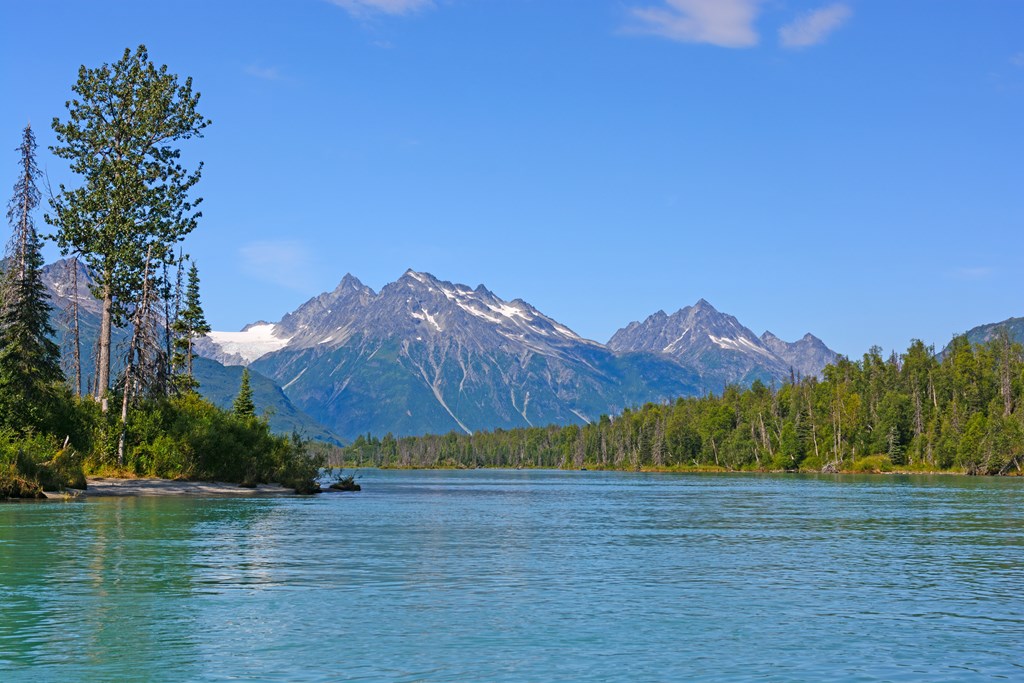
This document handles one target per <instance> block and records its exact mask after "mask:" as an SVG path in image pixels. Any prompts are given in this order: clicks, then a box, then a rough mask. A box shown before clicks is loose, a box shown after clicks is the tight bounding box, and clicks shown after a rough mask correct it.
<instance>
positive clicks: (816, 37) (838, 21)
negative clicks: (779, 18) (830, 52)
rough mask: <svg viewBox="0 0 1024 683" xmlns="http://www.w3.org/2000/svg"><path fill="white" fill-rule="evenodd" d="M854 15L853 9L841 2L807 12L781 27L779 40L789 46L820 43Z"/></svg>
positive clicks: (795, 46)
mask: <svg viewBox="0 0 1024 683" xmlns="http://www.w3.org/2000/svg"><path fill="white" fill-rule="evenodd" d="M852 16H853V10H852V9H850V7H849V6H848V5H845V4H843V3H841V2H839V3H836V4H834V5H829V6H828V7H822V8H821V9H817V10H814V11H812V12H807V13H805V14H802V15H801V16H799V17H797V18H796V20H794V21H792V22H790V23H789V24H786V25H785V26H783V27H782V28H780V29H779V42H780V43H781V44H782V46H783V47H788V48H801V47H811V46H812V45H819V44H821V43H823V42H825V39H827V38H828V37H829V36H830V35H832V33H833V32H834V31H836V29H838V28H839V27H840V26H842V25H843V24H845V23H846V22H847V21H849V19H850V17H852Z"/></svg>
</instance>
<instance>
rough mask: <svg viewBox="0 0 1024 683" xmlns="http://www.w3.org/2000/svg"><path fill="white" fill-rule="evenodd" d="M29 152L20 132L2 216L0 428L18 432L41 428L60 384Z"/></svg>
mask: <svg viewBox="0 0 1024 683" xmlns="http://www.w3.org/2000/svg"><path fill="white" fill-rule="evenodd" d="M35 149H36V142H35V137H34V136H33V134H32V128H31V127H26V128H25V131H24V134H23V136H22V143H21V146H20V148H19V150H20V151H21V161H20V169H19V174H18V182H17V183H16V184H15V186H14V196H13V197H12V198H11V202H10V204H9V209H8V212H7V217H8V219H9V220H10V222H11V226H12V228H13V235H12V238H11V241H10V244H9V245H8V248H7V255H6V256H7V257H6V258H5V259H4V270H3V273H2V274H0V426H2V427H7V428H9V429H14V430H19V431H21V432H25V431H27V430H39V429H41V428H43V427H44V426H45V423H46V421H47V417H48V416H49V415H50V414H51V413H52V412H53V411H54V409H55V408H56V403H57V402H58V401H59V398H60V397H59V394H60V391H61V390H60V385H61V384H62V383H63V382H64V373H63V371H62V370H61V368H60V349H59V348H58V347H57V345H56V344H55V343H54V342H53V341H52V337H53V335H54V330H53V327H52V326H51V325H50V304H49V301H48V295H47V292H46V286H45V285H44V284H43V279H42V267H43V257H42V254H41V251H40V250H41V249H42V241H41V240H40V238H39V235H38V234H37V233H36V231H35V226H34V224H33V221H32V213H33V211H34V210H35V208H36V206H38V204H39V190H38V188H37V187H36V179H37V178H38V177H39V169H38V168H37V167H36V161H35Z"/></svg>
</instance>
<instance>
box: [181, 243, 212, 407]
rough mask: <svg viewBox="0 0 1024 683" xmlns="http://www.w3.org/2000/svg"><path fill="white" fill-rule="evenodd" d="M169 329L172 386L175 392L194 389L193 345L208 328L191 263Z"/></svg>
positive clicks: (196, 383) (195, 384) (196, 275)
mask: <svg viewBox="0 0 1024 683" xmlns="http://www.w3.org/2000/svg"><path fill="white" fill-rule="evenodd" d="M172 328H173V331H174V334H175V339H174V347H175V353H174V359H173V365H174V366H175V368H176V369H177V373H178V374H177V375H176V377H175V385H176V386H177V388H178V390H179V391H189V390H194V389H196V388H197V387H198V386H199V383H198V382H196V380H195V377H193V375H192V362H193V359H194V358H195V354H194V350H193V344H194V342H195V340H196V339H198V338H199V337H202V336H204V335H206V334H207V333H209V331H210V324H209V323H207V322H206V314H205V313H204V312H203V303H202V301H201V300H200V298H199V269H198V268H197V267H196V264H195V262H193V263H192V265H191V266H190V267H189V269H188V284H187V285H186V286H185V295H184V300H183V301H182V303H181V306H180V309H179V310H178V315H177V319H176V320H175V321H174V322H173V323H172Z"/></svg>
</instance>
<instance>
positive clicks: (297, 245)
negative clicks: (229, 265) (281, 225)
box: [238, 240, 314, 291]
mask: <svg viewBox="0 0 1024 683" xmlns="http://www.w3.org/2000/svg"><path fill="white" fill-rule="evenodd" d="M238 255H239V257H240V258H241V265H242V270H243V271H245V272H246V273H247V274H249V275H251V276H252V277H254V278H256V279H258V280H262V281H264V282H270V283H272V284H275V285H280V286H282V287H287V288H288V289H297V290H299V291H305V290H308V289H309V288H310V287H311V286H312V285H313V281H312V279H313V275H312V274H313V271H314V268H313V266H314V257H313V252H312V251H310V249H309V248H308V247H307V246H306V245H305V244H303V243H301V242H297V241H294V240H260V241H256V242H250V243H248V244H244V245H242V246H241V247H239V249H238Z"/></svg>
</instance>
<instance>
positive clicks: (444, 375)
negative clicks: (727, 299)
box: [197, 270, 836, 439]
mask: <svg viewBox="0 0 1024 683" xmlns="http://www.w3.org/2000/svg"><path fill="white" fill-rule="evenodd" d="M197 348H198V351H199V353H200V354H202V355H204V356H206V357H208V358H210V359H212V360H215V361H217V362H219V363H222V364H225V365H228V366H231V365H248V366H249V367H250V368H252V369H253V370H254V371H257V372H259V373H260V374H262V375H264V376H266V377H269V378H270V379H272V380H274V381H275V382H277V383H278V384H279V385H280V386H281V388H282V389H283V391H284V393H285V394H286V395H287V397H288V398H289V399H290V400H291V402H292V403H293V404H294V405H295V406H296V407H297V408H298V409H299V410H301V411H303V412H305V413H307V414H309V415H310V416H312V417H313V418H314V419H316V420H317V421H319V422H320V423H321V424H323V425H324V426H326V427H327V428H328V429H330V430H331V431H333V432H334V433H337V434H340V435H341V436H342V437H343V438H346V439H351V438H354V437H355V436H358V435H359V434H365V433H368V432H369V433H372V434H378V435H380V434H383V433H386V432H391V433H393V434H395V435H398V436H400V435H410V434H422V433H427V432H434V433H439V432H447V431H450V430H458V431H464V432H473V431H476V430H481V429H497V428H501V429H511V428H515V427H522V426H528V425H545V424H550V423H556V424H570V423H583V422H590V421H593V420H596V419H597V418H598V417H599V416H601V415H603V414H615V413H618V412H620V411H621V410H622V409H624V408H627V407H630V406H635V405H639V404H642V403H645V402H649V401H653V402H660V401H668V400H673V399H675V398H677V397H680V396H694V395H700V394H703V393H706V392H709V391H716V392H718V391H721V390H722V388H723V387H724V386H725V385H726V384H730V383H740V384H750V383H752V382H753V381H755V380H761V381H763V382H765V383H766V384H767V383H776V384H779V383H782V382H784V381H786V380H788V379H789V378H790V377H792V376H794V374H799V375H817V374H819V373H820V372H821V370H822V369H823V368H824V366H825V365H826V364H827V363H828V362H831V361H832V360H834V359H835V357H836V354H835V353H834V352H832V351H831V350H829V349H828V347H826V346H825V345H824V344H823V343H822V342H821V341H820V340H818V339H817V338H816V337H814V336H813V335H807V336H805V337H804V338H803V339H801V340H799V341H797V342H794V343H787V342H784V341H782V340H780V339H778V338H777V337H776V336H774V335H772V334H771V333H769V332H766V333H765V334H764V335H761V337H758V336H756V335H755V334H754V333H753V332H751V331H750V330H749V329H747V328H746V327H744V326H742V325H741V324H740V323H739V322H738V321H737V320H736V318H734V317H733V316H730V315H726V314H724V313H720V312H719V311H717V310H715V309H714V307H712V306H711V304H709V303H707V302H706V301H704V300H701V301H699V302H698V303H697V304H695V305H694V306H688V307H686V308H684V309H681V310H680V311H677V312H676V313H674V314H672V315H671V316H669V315H666V314H665V313H664V312H658V313H656V314H654V315H652V316H650V317H649V318H647V319H646V320H645V321H644V322H642V323H640V322H634V323H631V324H630V325H628V326H627V327H626V328H624V329H622V330H619V331H618V332H617V333H616V334H615V335H614V336H613V337H612V339H611V340H610V341H609V342H608V344H601V343H598V342H596V341H592V340H589V339H585V338H583V337H581V336H580V335H578V334H576V333H575V332H573V331H572V330H571V329H570V328H569V327H567V326H565V325H564V324H562V323H560V322H558V321H556V320H554V319H552V318H550V317H548V316H546V315H544V314H543V313H542V312H541V311H539V310H537V309H536V308H535V307H533V306H532V305H530V304H529V303H527V302H525V301H523V300H522V299H514V300H511V301H507V300H504V299H502V298H500V297H498V296H497V295H496V294H494V293H493V292H491V291H490V290H488V289H487V288H486V287H484V286H483V285H480V286H478V287H475V288H472V287H469V286H466V285H461V284H454V283H451V282H447V281H443V280H440V279H438V278H436V277H434V276H432V275H430V274H428V273H421V272H416V271H413V270H409V271H406V272H405V274H403V275H402V276H401V277H400V278H399V279H398V280H397V281H395V282H392V283H390V284H388V285H386V286H384V287H383V288H382V289H381V290H380V292H375V291H374V290H372V289H371V288H369V287H367V286H366V285H364V284H362V283H361V282H360V281H359V280H358V279H357V278H355V277H354V276H352V275H346V276H345V277H344V278H343V279H342V280H341V282H340V283H339V285H338V286H337V287H336V288H335V289H334V290H333V291H331V292H325V293H323V294H321V295H319V296H317V297H314V298H312V299H310V300H309V301H307V302H306V303H304V304H303V305H301V306H300V307H299V308H297V309H296V310H295V311H293V312H292V313H289V314H287V315H285V316H284V317H283V318H282V319H281V320H280V321H278V322H275V323H268V322H265V321H258V322H255V323H252V324H250V325H248V326H246V327H245V328H244V329H243V330H242V331H240V332H211V333H210V335H209V336H208V337H207V338H205V339H203V340H200V342H199V343H198V345H197Z"/></svg>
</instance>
